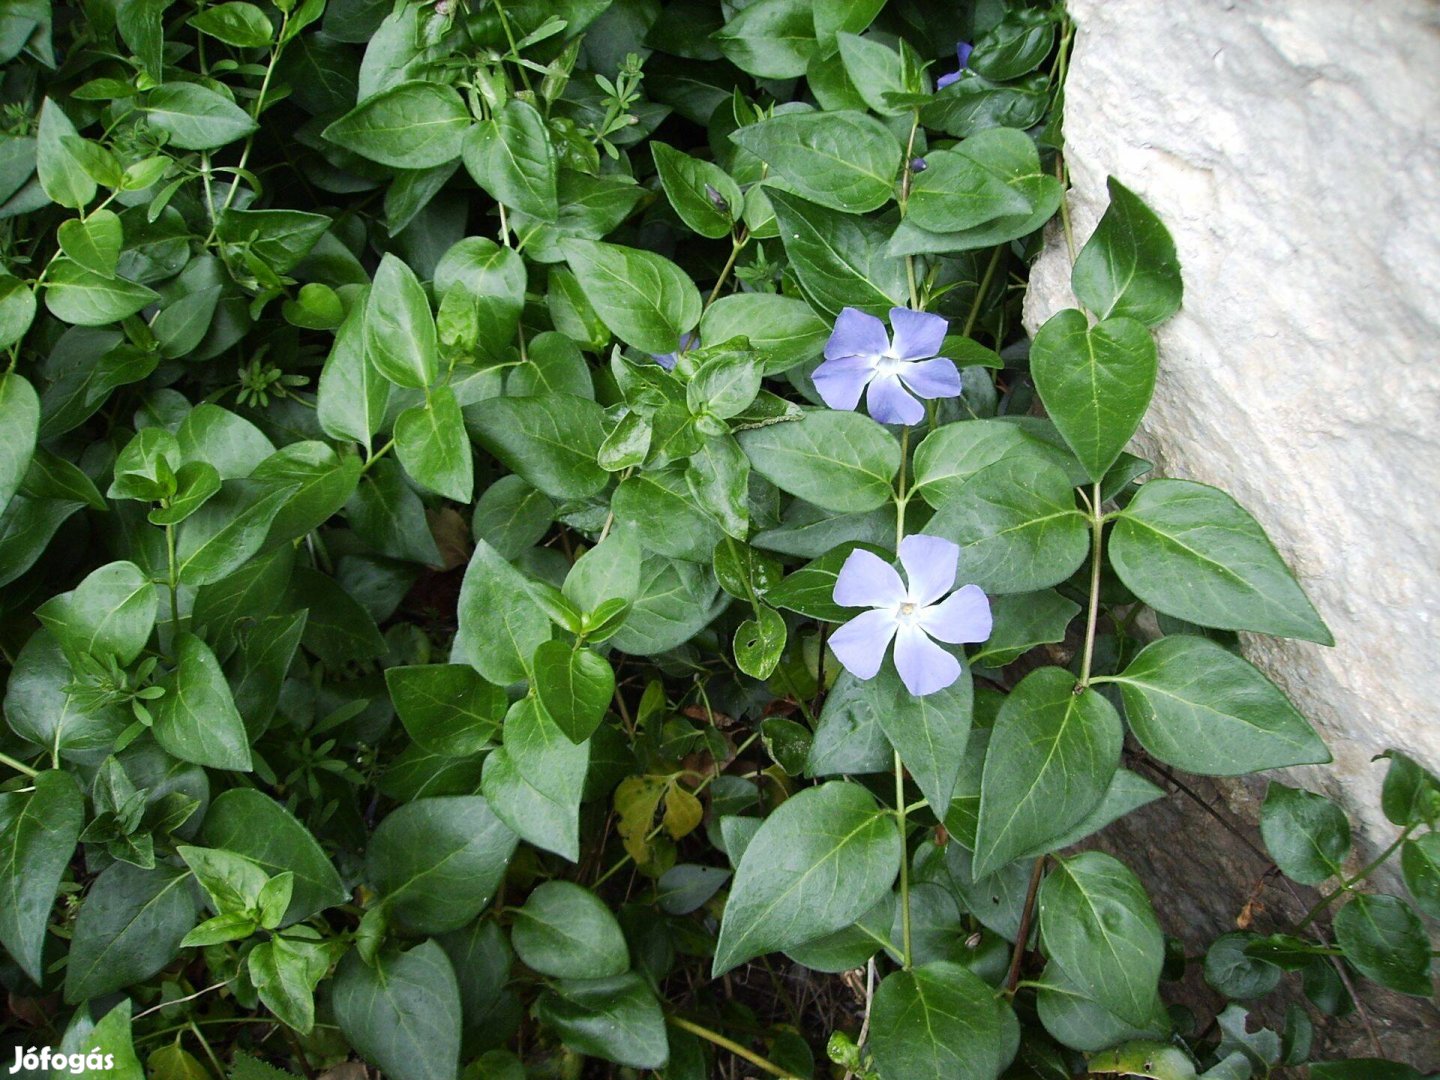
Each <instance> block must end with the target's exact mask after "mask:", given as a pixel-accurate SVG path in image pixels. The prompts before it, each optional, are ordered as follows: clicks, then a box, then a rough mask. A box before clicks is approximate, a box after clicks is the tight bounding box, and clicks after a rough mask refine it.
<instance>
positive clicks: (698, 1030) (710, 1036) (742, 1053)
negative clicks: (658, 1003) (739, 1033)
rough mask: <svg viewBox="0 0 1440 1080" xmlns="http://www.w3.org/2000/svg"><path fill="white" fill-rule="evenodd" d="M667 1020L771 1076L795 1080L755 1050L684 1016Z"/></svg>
mask: <svg viewBox="0 0 1440 1080" xmlns="http://www.w3.org/2000/svg"><path fill="white" fill-rule="evenodd" d="M665 1019H666V1020H668V1021H669V1022H670V1023H671V1024H673V1025H674V1026H675V1027H678V1028H679V1029H680V1030H681V1031H688V1032H690V1034H691V1035H699V1036H700V1038H702V1039H704V1040H705V1041H706V1042H710V1043H714V1044H715V1045H716V1046H718V1047H720V1048H721V1049H724V1050H729V1051H730V1053H732V1054H734V1055H735V1056H736V1057H738V1058H744V1059H745V1060H746V1061H748V1062H749V1063H750V1064H751V1065H754V1066H755V1067H756V1068H757V1069H763V1070H765V1071H766V1072H767V1073H769V1074H770V1075H771V1076H779V1077H784V1078H785V1080H794V1076H795V1074H794V1073H792V1072H788V1071H787V1070H785V1069H782V1068H781V1067H780V1066H779V1065H776V1064H775V1063H774V1062H773V1061H767V1060H766V1059H765V1058H763V1057H761V1056H760V1055H759V1054H757V1053H755V1052H754V1051H753V1050H747V1049H746V1048H745V1047H743V1046H741V1045H740V1044H739V1043H737V1042H735V1041H733V1040H731V1039H727V1038H726V1037H725V1036H724V1035H721V1034H720V1033H719V1032H718V1031H711V1030H710V1029H709V1028H707V1027H702V1026H700V1025H699V1024H697V1023H694V1022H693V1021H691V1020H686V1019H685V1018H684V1017H683V1016H667V1017H666V1018H665Z"/></svg>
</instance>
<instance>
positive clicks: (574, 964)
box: [510, 881, 630, 979]
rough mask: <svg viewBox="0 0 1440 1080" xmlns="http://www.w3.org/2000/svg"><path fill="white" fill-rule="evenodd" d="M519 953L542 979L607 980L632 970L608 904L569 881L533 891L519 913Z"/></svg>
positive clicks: (514, 936)
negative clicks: (544, 976)
mask: <svg viewBox="0 0 1440 1080" xmlns="http://www.w3.org/2000/svg"><path fill="white" fill-rule="evenodd" d="M514 914H515V921H514V925H513V926H512V928H511V930H510V941H511V943H512V944H513V945H514V946H515V953H516V955H518V956H519V957H520V959H521V961H522V962H523V963H524V964H525V965H526V966H527V967H529V968H532V969H534V970H535V971H537V972H539V973H540V974H541V975H549V976H553V977H555V978H562V979H604V978H609V977H611V976H614V975H620V974H623V973H624V972H625V971H628V970H629V968H630V950H629V948H628V947H627V946H626V944H625V935H624V934H622V933H621V932H620V924H619V923H618V922H616V921H615V916H614V915H612V914H611V913H610V909H609V908H607V907H606V906H605V902H604V901H603V900H601V899H600V898H599V897H598V896H596V895H595V894H594V893H592V892H590V891H589V890H588V889H584V888H581V887H580V886H579V885H576V884H574V883H573V882H569V881H547V882H544V883H543V884H541V885H538V886H536V887H535V889H534V890H533V891H532V892H531V893H530V896H529V898H528V899H527V900H526V901H525V904H524V906H523V907H521V908H520V909H518V910H517V911H516V912H515V913H514Z"/></svg>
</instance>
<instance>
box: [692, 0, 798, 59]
mask: <svg viewBox="0 0 1440 1080" xmlns="http://www.w3.org/2000/svg"><path fill="white" fill-rule="evenodd" d="M711 40H713V41H714V42H715V44H717V45H719V46H720V51H721V52H723V53H724V54H725V56H726V58H727V59H728V60H729V61H730V62H731V63H732V64H734V65H735V66H736V67H738V68H739V69H740V70H741V71H743V72H745V73H746V74H747V75H754V76H755V77H756V78H760V79H793V78H795V77H797V76H800V75H804V74H805V69H806V68H807V67H809V64H810V57H811V56H812V55H814V52H815V24H814V20H813V17H812V15H811V6H810V4H809V3H808V2H807V0H758V2H757V3H753V4H750V5H748V6H747V7H745V8H744V9H742V10H741V11H740V12H739V14H737V15H736V16H735V17H734V18H733V19H731V20H730V21H729V22H727V23H726V24H725V25H724V26H723V27H721V28H720V29H719V30H717V31H715V33H713V34H712V35H711Z"/></svg>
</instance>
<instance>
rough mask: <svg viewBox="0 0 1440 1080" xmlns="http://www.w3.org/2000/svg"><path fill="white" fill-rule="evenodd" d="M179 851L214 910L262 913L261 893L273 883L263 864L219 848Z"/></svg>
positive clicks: (250, 913)
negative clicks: (261, 865)
mask: <svg viewBox="0 0 1440 1080" xmlns="http://www.w3.org/2000/svg"><path fill="white" fill-rule="evenodd" d="M175 850H176V853H177V854H178V855H179V856H180V857H181V858H182V859H184V860H185V865H186V866H188V867H190V872H191V873H193V874H194V875H195V880H196V881H198V882H199V883H200V887H201V888H202V889H204V890H205V895H206V896H208V897H209V899H210V906H211V908H213V909H214V910H215V911H216V912H217V913H218V914H221V915H233V914H242V915H253V914H254V913H255V911H256V909H258V907H259V904H260V893H261V891H262V890H263V889H264V888H265V885H266V883H267V882H268V881H269V875H268V874H266V873H265V871H264V870H262V869H261V868H260V866H259V864H257V863H255V862H254V861H252V860H250V859H247V858H245V857H244V856H243V855H237V854H235V853H234V852H233V851H224V850H221V849H219V848H203V847H193V846H190V845H186V844H181V845H180V846H179V847H178V848H176V849H175Z"/></svg>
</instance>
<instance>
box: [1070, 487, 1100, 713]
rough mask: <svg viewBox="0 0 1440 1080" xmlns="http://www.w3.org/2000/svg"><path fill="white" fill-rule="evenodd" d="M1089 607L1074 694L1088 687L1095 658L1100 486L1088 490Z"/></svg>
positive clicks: (1098, 573)
mask: <svg viewBox="0 0 1440 1080" xmlns="http://www.w3.org/2000/svg"><path fill="white" fill-rule="evenodd" d="M1090 492H1091V494H1090V500H1089V503H1090V607H1089V610H1088V611H1087V612H1086V615H1085V653H1084V656H1083V658H1082V659H1081V661H1080V681H1079V682H1078V683H1077V684H1076V692H1077V693H1078V692H1079V691H1081V690H1084V689H1086V688H1087V687H1089V685H1090V664H1091V661H1092V660H1094V658H1095V628H1096V626H1097V625H1098V624H1099V621H1100V557H1101V554H1102V550H1101V542H1102V539H1103V535H1104V531H1105V515H1104V513H1102V512H1101V509H1100V502H1101V495H1100V484H1099V482H1098V481H1097V482H1096V483H1095V484H1093V485H1092V486H1091V489H1090Z"/></svg>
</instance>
